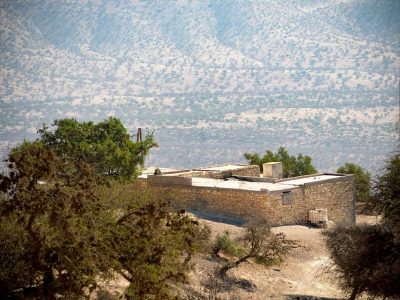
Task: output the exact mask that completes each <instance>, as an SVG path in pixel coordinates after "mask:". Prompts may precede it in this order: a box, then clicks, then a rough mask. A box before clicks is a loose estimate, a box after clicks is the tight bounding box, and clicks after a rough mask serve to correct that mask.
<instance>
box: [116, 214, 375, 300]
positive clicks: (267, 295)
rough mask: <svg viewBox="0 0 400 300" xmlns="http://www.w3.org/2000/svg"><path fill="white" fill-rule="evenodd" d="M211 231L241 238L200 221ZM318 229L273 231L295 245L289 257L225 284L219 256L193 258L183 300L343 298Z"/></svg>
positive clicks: (370, 219)
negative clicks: (218, 273)
mask: <svg viewBox="0 0 400 300" xmlns="http://www.w3.org/2000/svg"><path fill="white" fill-rule="evenodd" d="M201 221H202V222H204V223H205V224H207V225H208V226H209V227H210V229H211V239H210V240H211V242H212V241H213V240H214V239H215V237H216V236H217V235H221V234H223V233H224V232H225V231H229V233H230V235H231V238H233V239H234V238H235V237H239V236H241V235H242V234H243V232H244V229H243V228H242V227H237V226H234V225H229V224H225V223H217V222H212V221H208V220H201ZM378 221H379V217H375V216H365V215H359V216H357V223H368V224H373V223H376V222H378ZM322 230H323V229H319V228H313V227H308V226H302V225H292V226H280V227H274V228H273V231H274V232H275V233H279V232H282V233H284V234H285V236H286V239H288V240H290V241H292V242H293V245H292V246H291V249H290V253H289V254H288V256H287V258H286V259H285V261H284V262H283V263H281V264H280V265H277V266H272V267H265V266H263V265H260V264H256V263H254V262H251V261H250V262H245V263H243V264H241V265H240V266H239V267H238V268H234V269H231V270H229V271H228V277H229V280H228V281H225V282H223V281H222V280H220V279H218V277H217V276H215V272H216V270H218V269H219V268H220V267H221V266H222V264H223V263H224V260H223V258H222V259H218V258H213V257H212V256H211V255H210V254H200V255H195V256H194V257H193V260H192V271H191V272H190V274H189V283H188V284H185V285H184V286H183V287H182V288H181V289H180V290H181V295H182V296H184V299H186V300H197V299H199V300H200V299H208V300H211V299H213V300H216V299H221V300H225V299H226V300H231V299H232V300H233V299H235V300H239V299H254V300H256V299H260V300H264V299H286V300H295V299H296V300H306V299H307V300H310V299H323V300H328V299H344V297H345V295H344V294H343V293H342V292H341V291H340V289H339V288H338V287H337V286H336V284H335V281H334V276H333V274H332V266H331V261H330V259H329V254H328V251H327V249H326V246H325V241H324V237H323V235H322ZM126 285H127V282H125V281H124V280H122V279H121V280H120V281H119V282H117V283H116V285H115V286H114V288H113V289H111V290H110V289H109V291H112V292H115V291H122V290H123V287H126Z"/></svg>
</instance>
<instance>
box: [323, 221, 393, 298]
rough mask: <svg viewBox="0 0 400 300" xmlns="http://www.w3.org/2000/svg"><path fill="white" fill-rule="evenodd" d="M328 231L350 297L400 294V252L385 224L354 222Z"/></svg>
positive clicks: (336, 263) (329, 241) (337, 266)
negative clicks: (362, 294) (364, 294)
mask: <svg viewBox="0 0 400 300" xmlns="http://www.w3.org/2000/svg"><path fill="white" fill-rule="evenodd" d="M325 234H326V236H327V247H328V249H329V251H330V255H331V258H332V260H333V262H334V264H335V267H336V274H337V275H338V278H339V280H340V284H341V286H342V288H343V289H344V290H345V291H347V292H348V293H349V294H350V295H351V296H350V299H355V298H356V296H357V295H359V294H361V293H363V292H366V293H368V294H370V295H372V296H373V297H374V298H377V297H383V298H384V297H399V296H400V293H399V289H398V287H399V282H400V258H399V254H400V253H399V250H398V246H399V245H398V244H397V243H396V242H395V237H394V235H393V232H392V231H390V230H388V229H387V228H385V227H384V226H382V225H353V226H350V227H344V226H338V227H335V228H333V229H331V230H329V231H327V232H326V233H325Z"/></svg>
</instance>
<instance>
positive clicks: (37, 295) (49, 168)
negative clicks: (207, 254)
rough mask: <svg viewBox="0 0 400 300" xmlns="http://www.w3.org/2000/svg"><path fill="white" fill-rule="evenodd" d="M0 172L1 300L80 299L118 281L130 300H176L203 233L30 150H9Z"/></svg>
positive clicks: (51, 154) (162, 204) (116, 186)
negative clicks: (4, 169)
mask: <svg viewBox="0 0 400 300" xmlns="http://www.w3.org/2000/svg"><path fill="white" fill-rule="evenodd" d="M6 164H7V166H8V167H9V169H8V172H6V173H4V174H2V175H1V176H0V245H1V247H0V298H1V299H7V298H11V299H18V298H20V299H55V298H58V297H64V298H66V299H79V298H82V297H87V296H89V295H90V294H91V292H92V291H94V290H95V289H96V288H97V286H98V285H99V283H106V282H107V280H109V279H112V278H113V277H114V276H115V275H116V274H118V273H119V274H121V275H122V276H124V277H125V278H126V279H127V280H128V281H129V287H128V289H127V291H126V297H127V298H128V299H169V298H174V297H175V296H176V294H175V293H174V292H173V290H174V289H173V285H174V284H177V283H179V282H182V281H183V280H184V279H185V276H186V272H187V270H188V266H189V265H188V264H189V261H190V257H191V255H192V254H193V253H194V252H195V251H197V250H198V249H199V248H200V247H201V243H202V241H204V240H206V239H207V238H208V231H207V229H205V228H204V227H203V226H201V225H200V224H199V223H197V222H196V221H195V220H192V219H191V218H189V217H188V216H187V215H186V214H185V213H183V212H179V213H176V212H175V213H174V212H171V211H170V208H169V205H168V202H166V201H165V199H160V198H158V197H155V196H152V195H146V194H145V193H144V192H143V191H141V190H139V188H138V187H137V186H134V185H131V184H129V183H127V182H123V181H114V179H113V178H110V177H108V176H102V175H101V174H99V173H98V172H96V171H95V170H94V168H93V166H92V165H90V164H88V163H87V162H86V160H85V159H83V158H80V157H79V156H75V157H74V158H73V159H71V157H70V156H68V155H67V154H66V153H62V151H60V152H58V151H56V150H54V149H53V148H51V147H46V146H44V145H43V143H41V142H38V141H37V142H34V143H29V142H24V143H23V144H22V145H21V146H19V147H17V148H16V149H14V150H13V151H12V152H11V154H10V155H9V157H8V158H7V160H6ZM106 179H107V181H106ZM129 189H133V191H134V192H135V193H130V190H129Z"/></svg>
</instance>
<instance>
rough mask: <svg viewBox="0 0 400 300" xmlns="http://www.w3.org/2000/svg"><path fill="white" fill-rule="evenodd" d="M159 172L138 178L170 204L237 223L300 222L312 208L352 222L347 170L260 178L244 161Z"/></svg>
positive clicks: (275, 170) (351, 191)
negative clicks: (339, 172)
mask: <svg viewBox="0 0 400 300" xmlns="http://www.w3.org/2000/svg"><path fill="white" fill-rule="evenodd" d="M268 167H269V166H264V170H266V169H267V168H268ZM271 168H273V171H272V172H267V173H268V174H274V173H276V174H281V173H282V172H281V171H280V169H279V166H276V164H271ZM160 171H161V172H157V173H158V174H160V173H161V175H154V169H148V170H145V172H144V173H143V175H142V176H140V179H141V180H142V181H143V183H145V185H147V187H148V188H150V189H151V190H152V192H155V193H162V194H163V195H164V196H167V197H168V199H169V200H170V201H171V204H172V205H173V206H174V207H176V208H182V209H185V210H187V211H189V212H192V213H194V214H195V215H197V216H199V217H202V218H206V219H211V220H217V221H223V222H227V223H233V224H242V223H245V222H246V221H248V220H250V219H252V218H255V217H261V218H266V219H268V220H269V221H270V222H271V224H274V225H288V224H305V223H308V222H309V221H310V217H309V216H310V211H314V212H315V211H316V210H317V211H318V212H320V211H323V212H325V215H326V214H327V217H328V219H329V221H333V222H334V223H353V222H354V221H355V210H354V177H353V176H352V175H345V174H327V173H324V174H315V175H309V176H301V177H294V178H286V179H280V178H271V177H262V176H260V169H259V167H258V166H248V165H246V166H245V165H225V166H217V167H209V168H201V169H194V170H167V169H164V170H163V169H161V170H160ZM265 173H266V172H264V175H265Z"/></svg>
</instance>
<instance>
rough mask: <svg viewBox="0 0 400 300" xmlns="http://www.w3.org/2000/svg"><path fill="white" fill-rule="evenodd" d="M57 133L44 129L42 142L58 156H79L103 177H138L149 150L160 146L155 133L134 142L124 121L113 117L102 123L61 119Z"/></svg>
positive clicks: (57, 121)
mask: <svg viewBox="0 0 400 300" xmlns="http://www.w3.org/2000/svg"><path fill="white" fill-rule="evenodd" d="M53 126H54V127H55V129H54V131H49V128H48V127H46V126H43V128H42V129H40V130H39V131H38V133H39V134H40V138H39V141H40V142H42V143H43V144H44V146H45V147H46V148H47V149H50V148H51V149H54V150H55V152H56V153H57V154H58V155H61V154H65V155H67V156H68V157H70V158H72V159H75V158H76V157H79V158H81V159H83V160H84V161H86V162H87V163H89V164H90V165H91V166H93V167H94V169H95V170H96V172H97V173H98V174H101V175H108V176H113V177H132V176H136V175H137V174H138V167H140V166H143V163H144V159H145V157H146V155H147V154H148V152H149V150H150V149H151V148H153V147H157V144H156V143H155V141H154V139H153V135H152V134H147V135H146V136H145V138H144V140H143V141H142V142H140V141H139V142H133V141H132V140H131V137H130V135H129V133H128V132H127V130H126V129H125V127H124V126H123V124H122V122H121V121H120V120H119V119H117V118H114V117H110V118H108V119H106V120H104V121H101V122H99V123H97V124H96V123H93V122H91V121H89V122H78V121H77V120H75V119H61V120H56V121H54V123H53Z"/></svg>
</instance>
